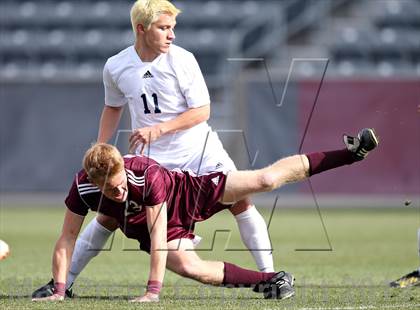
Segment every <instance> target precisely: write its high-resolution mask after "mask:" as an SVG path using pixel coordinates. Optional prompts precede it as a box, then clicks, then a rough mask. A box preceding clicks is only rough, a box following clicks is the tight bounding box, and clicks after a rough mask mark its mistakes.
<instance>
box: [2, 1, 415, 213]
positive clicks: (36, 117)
mask: <svg viewBox="0 0 420 310" xmlns="http://www.w3.org/2000/svg"><path fill="white" fill-rule="evenodd" d="M174 3H175V4H176V5H177V6H178V7H179V8H181V9H182V10H183V13H182V14H181V15H180V16H179V18H178V24H177V28H176V36H177V38H176V40H175V44H177V45H180V46H182V47H184V48H186V49H188V50H190V51H192V52H193V53H194V54H195V55H196V57H197V59H198V61H199V63H200V66H201V69H202V71H203V73H204V76H205V79H206V81H207V84H208V86H209V89H210V91H211V97H212V117H211V120H210V123H211V125H212V127H213V129H215V130H217V131H218V132H219V135H220V137H221V139H222V140H223V142H224V145H225V147H226V148H227V150H228V151H229V153H230V154H231V156H232V157H233V159H234V160H235V161H236V162H237V164H238V166H239V168H242V169H244V168H250V167H260V166H263V165H266V164H269V163H270V162H272V161H273V160H275V159H276V158H278V157H280V156H285V155H287V154H291V153H295V152H297V151H299V149H301V150H302V151H315V150H319V149H329V148H337V146H339V147H340V146H341V134H342V133H350V134H355V133H356V132H357V131H358V129H360V128H362V127H366V126H369V127H374V128H375V129H376V130H377V131H378V133H379V136H380V137H381V147H380V150H379V151H377V152H375V154H372V155H370V157H371V158H370V159H369V160H367V161H366V162H363V163H361V164H360V165H358V166H357V167H353V168H351V169H339V170H337V171H334V172H331V173H327V174H325V175H323V176H319V177H316V178H314V179H313V181H312V186H313V189H314V192H315V193H316V195H318V198H319V203H320V205H321V207H322V206H328V205H329V203H330V204H333V205H334V206H335V205H337V202H340V203H341V204H344V205H347V206H356V205H366V201H368V204H369V205H378V206H386V205H389V206H400V205H401V206H402V205H403V204H404V201H405V200H411V201H412V206H417V207H418V206H419V205H420V198H419V197H420V113H419V112H420V100H419V99H420V1H419V0H372V1H362V0H284V1H283V0H282V1H280V0H276V1H270V0H247V1H240V0H223V1H218V0H200V1H198V0H189V1H174ZM131 4H132V1H95V0H77V1H51V0H37V1H22V0H2V1H1V3H0V27H1V36H0V67H1V70H0V81H1V85H0V95H1V109H2V113H1V114H0V128H1V129H0V136H1V145H0V186H1V188H0V191H1V201H0V202H1V203H2V204H3V205H5V204H6V205H7V202H8V201H10V200H9V199H12V200H14V199H19V198H22V197H30V201H31V202H33V201H34V200H35V199H36V197H42V198H40V201H41V202H42V201H43V199H46V197H58V198H57V199H58V200H59V201H61V200H62V198H63V194H62V193H64V192H66V191H67V190H68V186H69V184H71V181H72V178H73V176H74V174H75V173H76V172H77V171H78V169H79V167H80V162H81V158H82V155H83V153H84V150H85V149H86V148H87V147H88V146H89V144H90V143H91V142H93V141H94V140H95V139H96V134H97V128H98V122H99V117H100V112H101V110H102V107H103V86H102V67H103V65H104V63H105V61H106V59H107V58H108V57H110V56H111V55H113V54H115V53H117V52H118V51H119V50H121V49H123V48H125V47H126V46H128V45H131V44H132V42H133V34H132V30H131V26H130V21H129V9H130V5H131ZM324 73H325V74H324ZM286 81H287V83H286ZM321 81H322V82H323V83H322V85H321V87H320V88H319V86H320V83H321ZM286 86H287V87H286ZM318 88H319V89H318ZM318 90H319V96H318V95H317V93H318ZM316 98H317V100H315V99H316ZM315 103H316V104H315ZM312 109H313V115H312V117H310V114H311V111H312ZM126 112H127V111H126ZM309 120H310V122H309ZM129 128H130V124H129V119H128V117H125V118H124V119H123V121H122V123H121V126H120V129H129ZM305 129H307V134H306V135H304V132H305ZM304 136H305V139H303V137H304ZM127 138H128V134H127V133H125V134H123V135H121V136H120V140H119V142H118V143H119V144H121V148H122V149H123V151H124V148H125V147H126V143H125V141H126V139H127ZM283 192H284V196H283V199H280V200H279V203H283V204H284V205H286V206H293V205H299V204H305V205H307V204H309V205H310V206H313V204H314V200H313V198H311V196H310V195H306V194H308V193H310V191H309V188H308V186H307V184H304V185H302V186H295V187H293V186H291V187H288V188H286V189H284V190H281V193H283ZM40 193H48V194H49V195H48V196H42V195H41V196H39V194H40ZM54 194H57V195H55V196H54ZM286 194H287V195H286ZM289 194H290V195H289ZM296 194H298V196H299V197H304V199H303V200H299V201H301V202H302V201H303V203H299V202H296V200H294V199H290V200H288V197H296ZM305 197H309V198H307V199H306V198H305ZM323 197H325V198H323ZM329 197H333V198H334V199H333V200H332V201H333V202H331V201H330V200H329ZM337 197H338V198H339V199H338V200H337V199H336V198H337ZM261 199H264V198H261ZM266 199H268V200H266V201H267V203H269V204H272V203H273V199H272V196H268V198H266ZM305 199H306V200H305ZM360 199H361V200H360ZM361 201H362V202H361Z"/></svg>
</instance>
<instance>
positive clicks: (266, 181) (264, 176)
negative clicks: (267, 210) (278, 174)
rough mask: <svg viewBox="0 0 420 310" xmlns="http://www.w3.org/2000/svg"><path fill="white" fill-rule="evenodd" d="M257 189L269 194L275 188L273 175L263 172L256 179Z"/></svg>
mask: <svg viewBox="0 0 420 310" xmlns="http://www.w3.org/2000/svg"><path fill="white" fill-rule="evenodd" d="M258 187H259V189H260V190H261V191H264V192H269V191H272V190H274V189H276V188H277V184H276V179H275V178H274V176H273V174H272V173H270V172H268V171H263V172H262V173H261V174H260V176H259V178H258Z"/></svg>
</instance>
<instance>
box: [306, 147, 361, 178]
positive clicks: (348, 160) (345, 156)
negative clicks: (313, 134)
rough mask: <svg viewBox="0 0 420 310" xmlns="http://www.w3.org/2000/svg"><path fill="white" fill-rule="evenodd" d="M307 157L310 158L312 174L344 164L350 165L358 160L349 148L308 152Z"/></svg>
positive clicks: (310, 172)
mask: <svg viewBox="0 0 420 310" xmlns="http://www.w3.org/2000/svg"><path fill="white" fill-rule="evenodd" d="M306 157H308V160H309V175H310V176H311V175H314V174H317V173H320V172H323V171H326V170H330V169H334V168H337V167H341V166H344V165H350V164H352V163H354V162H355V161H356V159H355V157H354V154H353V153H352V152H350V151H349V150H347V149H343V150H338V151H329V152H318V153H311V154H307V155H306Z"/></svg>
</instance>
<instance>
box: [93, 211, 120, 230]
mask: <svg viewBox="0 0 420 310" xmlns="http://www.w3.org/2000/svg"><path fill="white" fill-rule="evenodd" d="M96 221H97V222H98V223H99V224H100V225H101V226H102V227H104V228H106V229H107V230H109V231H114V230H116V229H117V228H118V222H117V220H116V219H115V218H113V217H110V216H107V215H104V214H98V215H97V216H96Z"/></svg>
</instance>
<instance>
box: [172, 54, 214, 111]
mask: <svg viewBox="0 0 420 310" xmlns="http://www.w3.org/2000/svg"><path fill="white" fill-rule="evenodd" d="M181 71H182V74H178V75H177V76H178V81H179V85H180V88H181V91H182V93H183V95H184V97H185V99H186V101H187V105H188V107H189V108H198V107H201V106H204V105H207V104H209V103H210V95H209V90H208V89H207V85H206V82H205V81H204V77H203V74H202V73H201V70H200V66H199V65H198V62H197V60H196V59H195V57H194V55H193V54H191V53H188V54H187V55H185V57H184V59H183V66H182V70H181Z"/></svg>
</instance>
